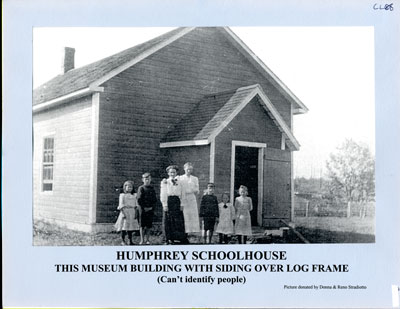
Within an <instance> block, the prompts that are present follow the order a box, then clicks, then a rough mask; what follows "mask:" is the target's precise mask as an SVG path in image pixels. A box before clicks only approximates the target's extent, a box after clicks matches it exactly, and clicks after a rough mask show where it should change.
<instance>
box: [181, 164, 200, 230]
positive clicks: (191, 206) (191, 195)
mask: <svg viewBox="0 0 400 309" xmlns="http://www.w3.org/2000/svg"><path fill="white" fill-rule="evenodd" d="M183 168H184V170H185V174H184V175H181V176H179V181H180V183H181V185H182V187H183V195H184V196H183V199H182V206H183V217H184V219H185V232H186V233H197V232H200V222H199V210H198V208H197V198H196V195H197V194H199V179H198V178H197V177H196V176H193V175H192V172H193V164H192V163H190V162H187V163H185V165H184V166H183Z"/></svg>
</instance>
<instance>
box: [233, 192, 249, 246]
mask: <svg viewBox="0 0 400 309" xmlns="http://www.w3.org/2000/svg"><path fill="white" fill-rule="evenodd" d="M247 194H248V191H247V187H246V186H240V187H239V195H240V196H239V197H237V198H236V199H235V210H236V222H235V232H236V235H238V239H239V244H245V243H246V241H247V236H251V217H250V211H252V210H253V203H252V201H251V198H250V197H248V196H247Z"/></svg>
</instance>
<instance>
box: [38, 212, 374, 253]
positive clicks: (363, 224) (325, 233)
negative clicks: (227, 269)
mask: <svg viewBox="0 0 400 309" xmlns="http://www.w3.org/2000/svg"><path fill="white" fill-rule="evenodd" d="M294 223H295V228H296V230H297V231H298V232H300V234H302V235H303V236H304V237H305V238H306V239H307V240H308V241H310V242H311V243H373V242H375V218H371V217H366V218H363V219H361V218H359V217H351V218H337V217H308V218H305V217H296V218H295V220H294ZM263 231H264V230H263V229H262V228H260V227H259V228H254V229H253V233H255V234H256V235H257V234H258V235H261V238H257V237H255V238H249V242H252V243H264V244H266V243H302V241H301V240H300V239H299V238H298V237H297V236H296V235H295V234H294V233H289V234H288V235H287V237H286V238H282V237H263V236H262V235H263ZM133 241H134V243H135V244H139V242H140V237H139V234H138V233H137V234H136V235H135V236H134V237H133ZM121 242H122V240H121V234H119V233H115V232H108V233H106V232H104V233H95V234H88V233H84V232H77V231H73V230H69V229H66V228H62V227H59V226H55V225H52V224H48V223H45V222H42V221H38V222H35V223H34V227H33V244H34V245H35V246H121ZM150 242H151V244H152V245H162V244H163V238H162V233H161V226H160V225H155V226H154V227H153V229H152V232H151V236H150ZM189 242H190V243H191V244H201V242H202V238H201V236H200V235H197V236H196V235H189ZM213 243H214V244H217V243H218V235H216V234H215V233H214V237H213ZM232 243H236V240H235V239H233V242H232Z"/></svg>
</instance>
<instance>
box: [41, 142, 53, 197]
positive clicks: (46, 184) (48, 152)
mask: <svg viewBox="0 0 400 309" xmlns="http://www.w3.org/2000/svg"><path fill="white" fill-rule="evenodd" d="M43 145H44V146H43V177H42V181H43V182H42V190H43V191H53V166H54V137H46V138H45V139H44V143H43Z"/></svg>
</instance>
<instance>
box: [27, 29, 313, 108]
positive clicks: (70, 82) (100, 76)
mask: <svg viewBox="0 0 400 309" xmlns="http://www.w3.org/2000/svg"><path fill="white" fill-rule="evenodd" d="M193 29H194V28H177V29H174V30H172V31H170V32H168V33H165V34H163V35H161V36H159V37H156V38H154V39H152V40H150V41H147V42H145V43H143V44H139V45H137V46H134V47H132V48H129V49H126V50H124V51H122V52H120V53H117V54H115V55H113V56H110V57H107V58H104V59H102V60H99V61H96V62H94V63H91V64H88V65H86V66H83V67H80V68H77V69H73V70H71V71H68V72H67V73H65V74H62V75H58V76H56V77H55V78H53V79H51V80H50V81H48V82H46V83H45V84H43V85H41V86H39V87H38V88H36V89H35V90H34V93H33V105H34V110H39V109H41V108H45V107H47V106H49V105H51V104H54V103H60V102H64V101H66V100H70V99H73V98H77V97H79V96H83V95H87V94H89V93H92V92H95V91H101V90H102V89H101V87H99V86H100V85H101V84H102V83H104V82H105V81H107V80H108V79H110V78H112V77H113V76H115V75H117V74H119V73H120V72H122V71H124V70H126V69H127V68H129V67H131V66H133V65H134V64H136V63H138V62H140V61H142V60H143V59H145V58H146V57H148V56H150V55H151V54H153V53H154V52H156V51H158V50H160V49H162V48H163V47H165V46H168V45H169V44H171V43H172V42H174V41H175V40H177V39H179V38H181V37H183V36H184V35H186V34H187V33H189V32H191V31H192V30H193ZM217 29H219V30H220V31H221V32H222V33H223V34H224V35H225V36H226V37H227V38H228V39H229V40H230V41H231V43H232V44H233V45H234V46H235V47H236V48H237V49H238V50H239V51H240V52H241V53H242V54H243V55H244V56H245V57H246V58H247V59H248V60H249V61H250V62H251V63H252V64H253V65H254V66H256V67H257V68H258V69H259V70H260V72H261V73H262V74H263V75H264V76H265V77H266V78H267V79H268V80H270V81H271V82H272V83H273V84H274V85H275V86H276V87H277V89H278V90H279V91H280V92H281V93H282V94H283V95H284V96H285V97H286V98H287V99H288V100H289V101H290V102H291V103H292V104H294V113H295V114H296V113H304V112H307V111H308V109H307V107H306V106H305V105H304V104H303V103H302V102H301V101H300V100H299V99H298V98H297V97H296V96H295V95H294V94H293V93H292V92H291V91H290V89H288V88H287V87H286V85H284V84H283V83H282V82H281V81H280V80H279V78H278V77H277V76H276V75H275V74H274V73H273V72H272V71H271V70H270V69H269V68H268V67H267V66H266V65H265V64H264V63H263V62H262V61H261V60H260V59H259V58H258V57H257V56H256V55H255V54H254V53H253V52H252V51H251V50H250V49H249V48H248V47H247V46H246V45H245V44H244V43H243V42H242V41H241V40H240V38H239V37H238V36H236V34H234V33H233V32H232V30H230V29H229V28H228V27H223V28H217ZM35 105H37V106H35Z"/></svg>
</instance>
